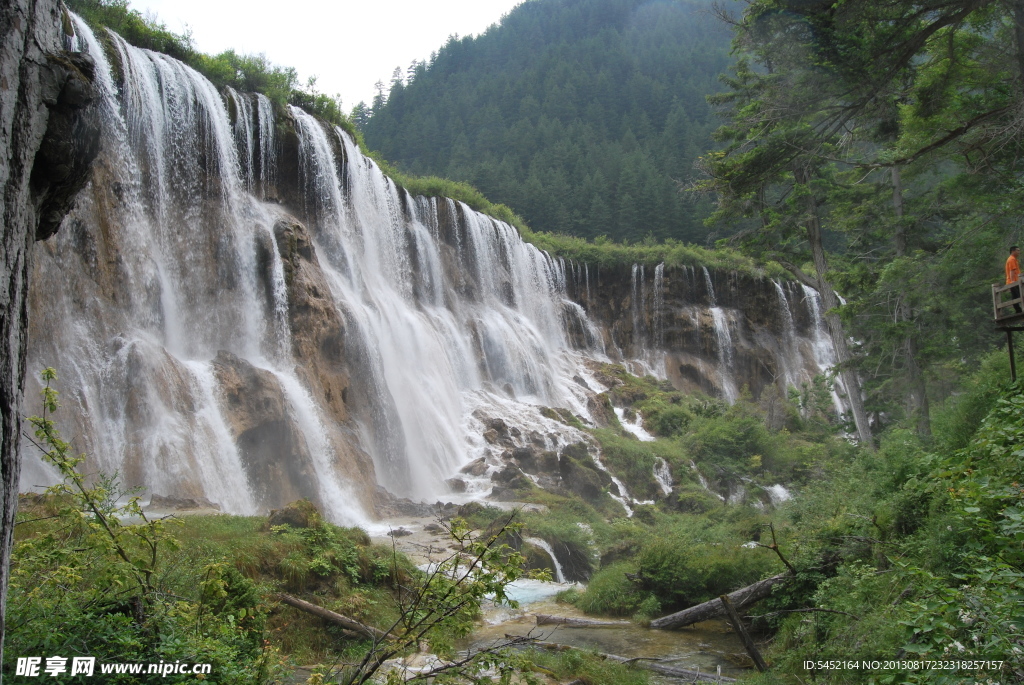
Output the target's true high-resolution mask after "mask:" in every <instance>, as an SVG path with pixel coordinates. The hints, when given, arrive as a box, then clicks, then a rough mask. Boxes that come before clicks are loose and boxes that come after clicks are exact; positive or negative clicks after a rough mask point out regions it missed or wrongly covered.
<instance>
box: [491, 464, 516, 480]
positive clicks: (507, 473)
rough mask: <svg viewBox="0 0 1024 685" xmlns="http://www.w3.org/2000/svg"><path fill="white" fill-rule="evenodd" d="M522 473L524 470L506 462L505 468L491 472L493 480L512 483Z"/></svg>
mask: <svg viewBox="0 0 1024 685" xmlns="http://www.w3.org/2000/svg"><path fill="white" fill-rule="evenodd" d="M521 475H522V471H520V470H519V469H518V468H517V467H516V466H514V465H512V464H506V465H505V468H503V469H501V470H500V471H495V472H494V473H492V474H491V480H492V481H494V482H495V483H510V482H512V481H513V480H515V479H516V478H518V477H519V476H521Z"/></svg>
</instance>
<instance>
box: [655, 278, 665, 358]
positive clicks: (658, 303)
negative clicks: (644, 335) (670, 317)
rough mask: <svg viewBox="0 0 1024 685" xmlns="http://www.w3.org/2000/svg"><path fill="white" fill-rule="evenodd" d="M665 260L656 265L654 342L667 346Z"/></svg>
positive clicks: (660, 345)
mask: <svg viewBox="0 0 1024 685" xmlns="http://www.w3.org/2000/svg"><path fill="white" fill-rule="evenodd" d="M664 309H665V262H661V263H660V264H658V266H656V267H654V344H655V345H657V346H658V347H664V346H665V312H664Z"/></svg>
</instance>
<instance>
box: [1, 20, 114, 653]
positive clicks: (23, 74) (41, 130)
mask: <svg viewBox="0 0 1024 685" xmlns="http://www.w3.org/2000/svg"><path fill="white" fill-rule="evenodd" d="M65 16H66V15H65V14H64V10H63V8H62V7H61V6H59V5H58V2H57V0H5V1H4V2H3V3H0V155H2V157H0V159H2V160H3V163H0V189H2V192H0V221H2V225H0V283H2V284H3V287H2V288H0V483H2V485H0V488H2V489H0V498H2V504H3V511H2V512H0V659H2V657H3V637H4V632H3V631H4V623H5V619H6V613H7V584H8V579H9V566H10V561H11V547H12V544H13V537H14V516H15V513H16V512H17V507H18V479H19V477H20V475H21V451H20V446H21V424H22V416H21V404H22V396H23V391H24V383H25V342H26V336H27V332H28V315H29V312H28V279H29V274H30V272H31V264H32V242H33V241H34V240H35V239H36V237H37V236H42V237H46V236H47V235H48V234H52V233H53V232H54V231H55V230H56V228H57V226H59V225H60V221H61V220H62V219H63V216H64V214H65V213H66V212H67V209H68V208H69V207H70V205H71V203H72V201H73V199H74V196H75V194H77V192H78V190H80V189H81V187H82V185H84V183H85V181H86V180H87V178H88V168H89V166H90V164H91V163H92V159H93V157H95V154H96V149H97V147H98V140H99V129H98V122H97V120H96V117H97V114H96V112H95V108H93V107H91V101H92V98H93V97H94V91H93V88H92V77H93V74H92V63H91V61H90V60H89V59H88V58H87V57H83V56H73V55H69V54H68V53H65V52H64V51H63V47H64V46H63V42H64V34H63V31H62V20H63V19H64V18H65ZM87 119H88V120H91V124H90V125H88V126H86V129H89V130H88V131H82V130H80V127H79V126H78V123H79V122H80V121H83V120H87ZM76 134H81V136H82V137H81V140H75V139H74V136H75V135H76ZM68 136H70V137H68ZM69 154H70V156H71V157H72V158H73V159H58V158H61V157H64V156H67V155H69ZM55 161H60V162H61V163H60V164H57V165H55V164H54V162H55Z"/></svg>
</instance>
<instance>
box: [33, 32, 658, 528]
mask: <svg viewBox="0 0 1024 685" xmlns="http://www.w3.org/2000/svg"><path fill="white" fill-rule="evenodd" d="M74 21H75V24H76V29H77V34H78V36H79V38H78V40H77V45H78V47H79V48H80V49H85V50H88V51H89V53H90V54H91V55H92V57H93V59H94V60H95V62H96V65H97V74H98V83H99V84H100V91H101V93H102V96H103V102H102V106H101V108H102V113H103V114H102V116H103V134H102V136H103V138H102V143H101V153H100V155H101V160H100V162H99V163H97V165H96V167H95V171H94V177H93V181H92V183H91V185H90V186H89V188H88V189H87V190H86V191H84V192H83V195H82V197H81V198H80V201H79V202H78V204H77V206H76V208H75V209H74V210H73V212H72V214H71V215H70V216H69V217H68V220H67V222H66V225H65V229H64V230H62V231H61V232H60V233H58V235H57V236H56V237H55V238H54V239H52V240H51V241H49V242H48V243H46V244H45V245H43V246H42V247H41V248H40V249H39V255H40V256H39V258H38V259H37V260H36V268H35V273H34V274H33V276H32V278H33V288H32V301H31V306H32V307H33V333H32V336H31V340H30V348H29V364H30V368H32V369H35V368H38V367H42V366H55V367H57V369H58V371H59V372H60V374H61V383H62V386H64V387H67V388H70V390H68V391H67V392H66V394H65V396H64V400H65V405H67V406H68V407H69V410H68V412H67V415H66V416H67V418H66V419H63V420H66V421H68V422H69V423H70V424H72V425H71V430H70V431H68V433H69V434H72V433H73V434H75V435H78V436H79V442H80V443H81V447H82V448H83V449H84V450H86V451H88V452H89V453H90V455H91V456H90V462H89V464H90V469H92V470H100V471H104V472H107V473H112V472H115V471H117V472H119V473H121V474H122V476H123V477H124V478H125V480H126V481H127V482H128V483H129V484H130V485H133V486H135V485H138V486H143V487H145V488H147V489H148V490H149V491H150V492H151V493H153V494H163V495H168V494H173V495H176V496H182V497H206V498H207V499H210V500H211V501H213V502H215V503H217V504H219V505H220V506H221V507H222V508H223V509H224V510H225V511H228V512H232V513H240V514H254V513H261V512H264V511H266V509H267V508H269V507H271V506H280V505H281V504H283V503H285V501H287V500H290V499H295V498H298V497H303V496H305V497H311V498H313V499H314V500H316V501H317V502H318V504H319V505H320V506H321V507H322V508H323V509H324V511H325V513H326V514H327V515H328V516H329V517H330V518H331V519H332V520H334V521H337V522H339V523H346V524H363V523H365V522H366V521H367V519H368V517H369V516H370V512H371V510H372V502H371V500H372V498H373V496H374V491H375V487H376V485H377V484H380V485H383V486H384V487H386V488H387V489H388V490H390V491H391V492H393V493H394V494H396V495H400V496H409V497H416V498H432V497H436V496H437V495H438V494H440V493H443V492H445V491H446V487H445V486H444V480H445V479H446V478H449V477H451V476H452V475H453V474H454V473H455V472H457V470H458V469H459V468H460V467H461V466H463V465H464V464H466V463H468V462H469V461H471V460H472V459H474V458H476V457H477V456H478V455H479V453H480V450H481V447H480V444H479V439H478V437H477V436H474V435H470V434H468V433H467V425H469V423H470V422H469V421H468V419H467V417H469V416H471V415H472V414H473V412H474V410H476V409H477V408H479V407H484V406H486V407H487V410H488V411H489V412H491V415H497V416H501V415H502V412H507V413H508V414H515V413H516V412H519V411H521V408H522V406H523V403H524V402H525V403H533V404H537V405H543V406H556V407H568V408H569V409H570V410H571V411H573V413H575V414H577V415H580V416H583V417H588V416H589V414H588V410H587V398H586V397H585V396H582V395H581V394H580V390H579V387H578V386H577V385H576V384H575V383H574V382H573V381H572V380H571V379H572V378H573V376H574V375H578V370H579V369H582V367H581V366H580V364H581V363H582V362H581V361H580V356H579V353H577V352H576V351H574V350H573V349H571V347H570V345H569V341H568V339H567V336H566V332H565V331H566V326H565V320H564V319H565V316H566V312H567V311H571V312H572V313H573V314H572V315H573V316H574V317H576V318H579V319H580V320H581V321H583V322H584V324H585V326H584V327H585V329H586V331H587V344H588V345H590V346H592V347H593V351H594V353H595V354H600V351H601V349H600V340H601V338H600V334H599V332H598V331H597V329H596V328H595V327H594V324H593V322H592V321H590V320H589V319H587V316H586V313H585V312H584V311H583V310H582V308H580V307H579V305H577V304H576V303H574V302H571V301H570V300H569V299H568V296H567V287H568V277H567V272H566V265H565V263H564V262H560V261H558V260H554V259H552V258H551V257H550V256H549V255H547V254H546V253H544V252H541V251H540V250H538V249H536V248H535V247H533V246H532V245H529V244H527V243H525V242H523V240H522V239H521V238H520V236H519V234H518V232H517V231H516V230H515V229H514V228H513V227H512V226H509V225H508V224H505V223H503V222H500V221H496V220H494V219H492V218H490V217H487V216H484V215H481V214H478V213H476V212H474V211H473V210H471V209H470V208H469V207H467V206H466V205H464V204H461V203H457V202H454V201H452V200H447V199H435V198H422V197H412V196H411V195H409V194H408V193H407V192H406V191H405V190H403V189H401V188H400V187H398V186H397V185H396V184H395V183H394V182H392V181H391V180H390V179H388V178H387V177H385V176H384V175H383V174H382V173H381V171H380V169H378V168H377V165H376V164H375V163H374V162H373V161H372V160H370V159H368V158H366V157H364V156H363V155H362V153H361V152H360V150H359V149H358V146H357V145H356V143H355V142H354V141H353V140H352V138H351V137H350V136H349V134H347V133H345V132H344V131H342V130H341V129H338V128H335V127H330V126H326V125H324V124H323V123H322V122H320V121H319V120H317V119H315V118H314V117H312V116H310V115H309V114H307V113H305V112H304V111H302V110H300V109H297V108H288V109H281V108H277V110H276V111H275V107H274V105H273V104H272V103H271V102H270V100H268V99H267V98H266V97H265V96H263V95H252V94H246V93H238V92H235V91H233V90H231V89H226V90H225V91H224V93H223V94H222V93H219V92H218V91H217V90H216V89H215V88H214V86H213V85H212V84H211V83H210V82H209V81H207V80H206V79H205V78H204V77H202V76H201V75H200V74H198V73H197V72H195V71H194V70H192V69H190V68H189V67H187V66H185V65H184V64H182V63H180V62H178V61H176V60H174V59H172V58H170V57H167V56H165V55H161V54H158V53H155V52H150V51H147V50H142V49H139V48H136V47H133V46H131V45H129V44H128V43H126V42H125V41H124V40H122V39H121V38H120V37H118V36H116V35H114V34H110V36H109V44H110V46H111V51H110V59H108V55H107V53H106V52H104V49H103V48H102V47H101V44H100V41H98V40H96V37H95V36H94V35H93V33H92V32H91V31H90V30H89V28H88V27H87V26H86V25H85V24H84V23H83V22H82V21H81V20H80V19H78V18H77V17H74ZM111 61H113V62H114V64H111ZM282 121H284V124H282ZM289 122H291V123H289ZM282 125H292V126H294V131H295V134H296V135H295V136H294V137H292V138H290V139H289V140H285V139H284V137H283V136H280V135H279V134H278V130H279V128H280V127H281V126H282ZM296 139H297V140H296ZM285 145H291V146H292V148H291V149H293V150H294V158H289V160H292V161H289V163H288V165H285V164H283V163H282V160H283V159H284V158H283V157H281V155H282V149H283V147H282V146H285ZM293 186H294V187H295V188H297V189H298V190H297V191H296V192H295V193H292V194H291V195H289V189H290V188H292V187H293ZM264 198H268V199H270V200H272V202H265V201H264ZM289 212H292V213H294V214H295V217H297V218H293V217H292V216H290V215H289ZM297 222H300V223H297ZM295 226H298V227H297V228H296V227H295ZM307 230H308V235H307V233H306V231H307ZM286 253H287V259H286ZM570 268H573V267H570ZM574 268H576V269H577V270H578V269H579V266H578V265H577V266H575V267H574ZM569 276H572V274H569ZM576 277H577V279H579V277H580V276H579V274H577V276H576ZM582 278H583V280H584V282H585V284H586V289H587V291H588V293H589V290H590V277H589V271H588V269H587V268H586V266H585V265H584V269H583V274H582ZM53 283H60V284H61V287H60V288H59V289H54V288H52V287H50V285H51V284H53ZM55 290H57V291H59V292H54V291H55ZM641 297H642V293H641ZM295 298H299V300H296V299H295ZM314 315H315V316H314ZM302 317H307V319H309V318H310V317H314V318H313V319H312V322H311V323H308V322H307V323H305V324H302V325H304V326H305V328H301V329H300V328H297V326H299V325H300V323H302ZM410 379H415V382H410ZM28 461H31V460H27V462H28ZM53 478H54V474H52V473H50V472H48V471H47V470H46V469H45V468H44V467H42V466H40V465H32V464H28V463H27V465H26V469H25V480H24V481H23V483H25V484H26V485H28V486H31V485H35V484H39V483H46V482H52V481H53Z"/></svg>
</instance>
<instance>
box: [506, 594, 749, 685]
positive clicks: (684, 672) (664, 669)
mask: <svg viewBox="0 0 1024 685" xmlns="http://www.w3.org/2000/svg"><path fill="white" fill-rule="evenodd" d="M716 601H717V600H716ZM505 637H506V638H511V637H514V636H512V635H507V634H506V635H505ZM531 646H536V647H542V648H543V649H549V650H551V651H553V652H568V651H572V650H573V649H576V648H575V647H570V646H569V645H563V644H559V643H557V642H544V641H543V640H532V641H530V642H526V643H522V644H516V645H515V647H519V648H521V647H531ZM596 654H597V656H599V657H600V658H602V659H605V660H607V661H614V662H616V663H619V664H630V665H632V666H636V667H637V668H642V669H644V670H645V671H652V672H654V673H657V674H659V675H663V676H667V677H669V678H679V679H682V680H686V681H688V682H691V683H696V682H708V683H735V682H736V679H735V678H727V677H726V676H719V675H717V674H715V673H701V672H699V671H691V670H689V669H687V668H676V667H675V666H663V665H661V664H659V663H657V662H653V661H650V660H648V659H644V658H642V657H641V658H634V659H630V658H627V657H624V656H619V655H617V654H605V653H603V652H597V653H596Z"/></svg>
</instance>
